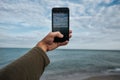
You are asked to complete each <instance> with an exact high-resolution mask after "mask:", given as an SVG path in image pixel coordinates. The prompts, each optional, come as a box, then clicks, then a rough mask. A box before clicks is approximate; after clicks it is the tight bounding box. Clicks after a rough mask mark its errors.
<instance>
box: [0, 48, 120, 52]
mask: <svg viewBox="0 0 120 80" xmlns="http://www.w3.org/2000/svg"><path fill="white" fill-rule="evenodd" d="M0 48H1V49H2V48H11V49H12V48H14V49H32V48H33V47H0ZM56 50H87V51H99V50H102V51H120V49H78V48H65V49H64V48H56Z"/></svg>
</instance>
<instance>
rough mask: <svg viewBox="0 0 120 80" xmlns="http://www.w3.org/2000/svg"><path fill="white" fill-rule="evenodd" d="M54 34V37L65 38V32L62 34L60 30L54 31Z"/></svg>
mask: <svg viewBox="0 0 120 80" xmlns="http://www.w3.org/2000/svg"><path fill="white" fill-rule="evenodd" d="M52 36H53V37H58V38H63V34H61V33H60V32H59V31H57V32H53V33H52Z"/></svg>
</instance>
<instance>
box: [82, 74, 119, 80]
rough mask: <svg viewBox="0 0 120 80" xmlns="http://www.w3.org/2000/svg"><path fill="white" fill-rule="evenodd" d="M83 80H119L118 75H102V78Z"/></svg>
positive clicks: (95, 77)
mask: <svg viewBox="0 0 120 80" xmlns="http://www.w3.org/2000/svg"><path fill="white" fill-rule="evenodd" d="M84 80H120V74H119V75H102V76H94V77H90V78H88V79H84Z"/></svg>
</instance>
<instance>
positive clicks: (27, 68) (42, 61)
mask: <svg viewBox="0 0 120 80" xmlns="http://www.w3.org/2000/svg"><path fill="white" fill-rule="evenodd" d="M49 62H50V61H49V58H48V57H47V55H46V53H45V52H44V51H43V50H42V49H41V48H39V47H34V48H33V49H31V50H30V51H29V52H28V53H27V54H25V55H24V56H22V57H20V58H19V59H17V60H16V61H14V62H13V63H11V64H9V65H8V66H6V67H5V68H3V69H1V70H0V80H39V78H40V76H41V75H42V73H43V71H44V69H45V67H46V66H47V65H48V64H49Z"/></svg>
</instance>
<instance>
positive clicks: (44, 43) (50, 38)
mask: <svg viewBox="0 0 120 80" xmlns="http://www.w3.org/2000/svg"><path fill="white" fill-rule="evenodd" d="M71 34H72V31H71V30H70V31H69V38H71V36H72V35H71ZM55 37H58V38H63V35H62V34H61V33H60V32H58V31H57V32H50V33H49V34H48V35H47V36H46V37H45V38H44V39H43V40H41V41H40V42H39V43H38V44H37V45H36V46H37V47H40V48H42V49H43V51H44V52H47V51H50V50H53V49H56V48H57V47H59V46H64V45H66V44H68V41H65V42H54V38H55Z"/></svg>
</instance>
